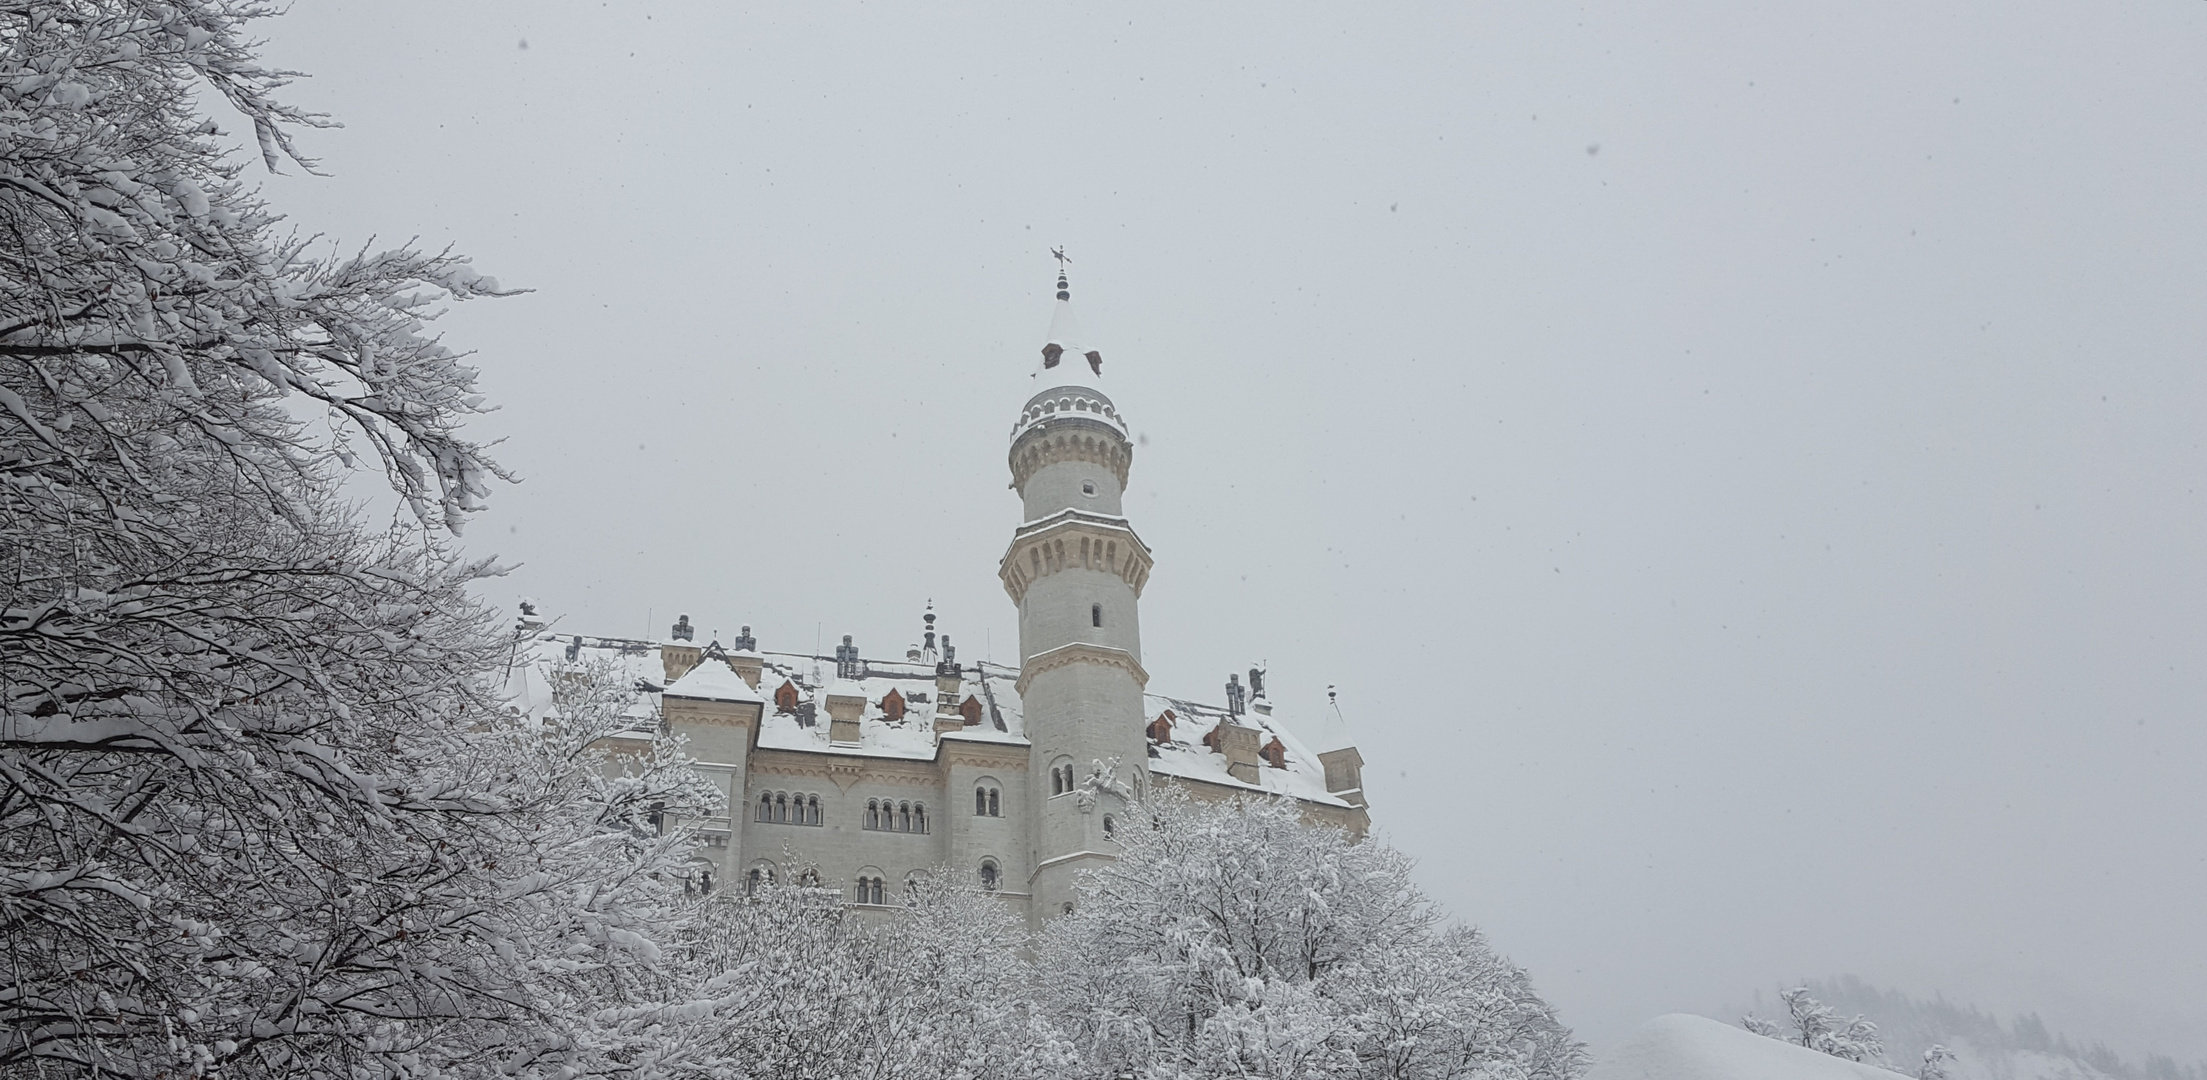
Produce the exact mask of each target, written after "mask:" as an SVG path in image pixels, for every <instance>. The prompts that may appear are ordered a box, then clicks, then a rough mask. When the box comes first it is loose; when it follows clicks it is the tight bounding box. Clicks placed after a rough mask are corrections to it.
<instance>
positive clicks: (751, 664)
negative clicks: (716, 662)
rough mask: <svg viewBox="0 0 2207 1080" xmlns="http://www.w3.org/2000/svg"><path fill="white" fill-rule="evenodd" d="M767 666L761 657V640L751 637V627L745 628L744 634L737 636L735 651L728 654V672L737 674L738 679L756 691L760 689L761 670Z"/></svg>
mask: <svg viewBox="0 0 2207 1080" xmlns="http://www.w3.org/2000/svg"><path fill="white" fill-rule="evenodd" d="M765 666H766V661H765V658H763V657H761V656H760V655H759V639H757V638H755V637H752V636H751V628H750V627H748V626H746V627H744V628H743V633H741V634H737V635H736V647H735V650H734V651H733V652H730V653H729V654H728V670H730V671H733V672H735V673H736V677H737V678H739V679H742V680H743V681H744V683H745V684H746V685H748V686H750V687H751V689H753V690H756V689H758V688H759V677H760V674H761V669H762V668H764V667H765Z"/></svg>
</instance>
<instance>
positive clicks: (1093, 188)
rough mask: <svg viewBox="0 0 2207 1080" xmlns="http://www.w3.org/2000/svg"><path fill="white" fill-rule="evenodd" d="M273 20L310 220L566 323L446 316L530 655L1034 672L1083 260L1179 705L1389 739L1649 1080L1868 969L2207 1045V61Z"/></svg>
mask: <svg viewBox="0 0 2207 1080" xmlns="http://www.w3.org/2000/svg"><path fill="white" fill-rule="evenodd" d="M1352 8H1353V10H1352ZM267 33H268V34H269V35H270V44H269V47H268V50H267V52H268V55H269V57H270V59H271V60H272V61H273V62H276V63H279V64H282V65H286V66H291V67H297V68H300V69H303V70H305V71H308V72H311V73H312V74H313V75H314V76H315V77H314V78H313V79H311V80H309V81H306V82H303V83H301V84H300V85H298V86H297V87H295V94H294V96H295V99H296V100H299V101H301V102H303V103H306V104H309V105H311V106H314V107H317V108H322V109H326V110H328V111H330V112H332V113H334V114H336V115H337V116H338V118H339V119H341V120H342V121H343V122H344V123H345V124H346V125H347V127H346V129H345V130H342V131H331V132H324V133H317V134H313V135H311V136H310V137H309V138H307V140H306V145H307V147H308V149H309V151H310V152H312V153H317V154H320V155H322V157H323V158H324V162H325V168H326V169H327V170H328V171H329V172H330V173H331V174H332V175H331V176H330V177H328V178H307V177H286V178H279V179H273V180H269V181H268V182H267V186H268V190H269V193H270V196H271V197H272V198H273V199H274V200H275V201H276V202H277V204H278V205H279V207H281V208H283V209H286V210H288V211H290V212H291V213H292V215H293V217H294V220H295V221H296V222H297V223H298V224H299V225H300V227H302V228H303V229H308V230H311V231H317V232H323V233H327V234H329V235H331V236H332V237H336V238H340V239H342V240H344V241H346V242H347V243H358V242H360V241H362V240H364V239H366V238H367V237H368V236H369V234H371V233H377V234H380V235H381V236H383V237H384V238H386V239H390V240H397V239H403V238H405V237H406V236H408V235H415V234H418V235H420V236H421V237H423V238H424V240H425V241H426V242H428V243H431V244H444V243H447V242H450V243H452V244H454V245H456V246H457V247H459V248H460V249H462V250H464V251H467V252H470V253H472V254H474V255H475V256H476V257H477V265H478V266H479V267H480V268H482V269H483V270H485V271H486V272H489V273H493V274H496V275H498V276H499V277H500V278H501V279H502V280H504V281H505V282H507V283H509V284H512V285H518V286H526V287H529V288H533V289H535V290H536V291H535V292H534V293H532V294H531V295H528V296H525V297H521V298H516V299H510V300H505V301H500V302H495V303H486V304H480V305H472V306H471V307H470V308H468V309H466V310H463V311H461V312H458V313H456V314H455V316H454V317H453V318H452V319H450V320H449V322H448V325H447V329H448V332H449V334H450V335H451V337H452V339H453V340H454V341H455V343H458V344H462V345H465V346H469V347H473V348H477V349H479V350H480V352H481V365H482V369H483V372H484V380H483V381H484V384H485V389H486V391H487V392H488V393H489V394H490V395H492V397H493V398H494V399H495V400H496V401H497V402H499V403H500V404H501V405H502V406H503V411H502V412H501V413H499V414H497V415H495V416H492V417H489V418H487V419H486V420H485V421H484V422H483V423H482V424H481V431H482V432H483V434H485V435H486V436H488V435H496V436H503V437H504V438H505V439H506V442H505V444H504V446H503V447H502V451H501V456H502V460H503V461H504V462H505V463H506V464H508V465H509V466H511V467H512V468H514V469H515V470H516V471H517V472H518V473H519V474H521V475H522V476H523V477H524V478H525V482H524V483H522V484H520V485H519V486H517V487H513V488H510V489H507V490H503V491H501V492H499V493H498V494H497V496H496V497H495V500H494V502H493V508H492V509H491V510H490V511H489V512H488V513H487V514H485V515H484V516H483V517H482V518H481V519H480V520H479V522H478V523H477V525H476V527H475V528H474V530H473V531H472V532H471V533H470V544H471V546H472V547H473V548H474V549H475V550H476V551H478V552H479V553H484V554H489V553H496V554H498V555H501V556H503V557H505V558H506V559H508V560H510V561H513V562H516V563H519V564H520V565H521V569H519V570H518V571H516V572H515V573H514V574H513V576H512V577H511V578H510V579H508V580H507V581H506V582H504V583H501V589H502V590H503V591H499V590H494V592H497V595H496V596H495V599H496V600H497V601H498V602H499V603H500V604H501V605H504V604H508V603H510V602H511V601H512V600H513V599H514V598H516V597H518V596H522V595H529V596H533V597H536V598H537V599H538V600H539V601H540V602H541V603H543V604H544V605H545V607H546V608H547V609H548V610H550V611H553V612H557V613H561V614H563V615H564V616H565V620H566V621H565V623H564V624H563V625H564V626H565V627H566V628H569V629H574V630H581V631H587V632H603V633H616V634H641V633H644V632H645V631H646V630H647V629H649V630H657V629H659V628H661V627H662V626H663V624H665V623H667V622H669V621H671V617H672V615H673V614H674V613H675V612H676V611H678V610H681V611H687V612H689V613H691V614H692V615H693V617H694V618H696V619H697V621H698V622H699V623H700V624H701V625H703V626H704V627H706V628H708V629H715V628H717V629H720V630H722V631H723V632H728V631H732V630H733V628H734V627H735V626H736V625H737V624H739V623H749V624H751V625H752V626H754V627H755V628H756V631H757V633H758V635H759V637H760V639H761V642H762V644H763V645H765V646H767V647H769V648H774V647H780V648H792V649H806V648H809V647H811V645H812V644H813V640H814V635H815V633H816V631H817V632H819V633H822V634H825V635H827V636H828V640H833V639H834V635H837V634H842V633H850V634H854V635H856V636H857V639H858V642H859V644H860V645H861V647H862V648H864V649H865V650H867V651H869V652H872V653H875V654H877V655H878V654H883V653H894V652H896V651H898V650H900V649H901V648H902V647H903V645H904V644H905V643H906V642H908V641H909V640H911V639H912V638H913V637H914V636H915V633H914V632H915V628H916V626H917V619H918V615H919V611H920V607H921V605H922V603H923V602H925V601H926V600H927V599H928V598H929V597H932V598H934V600H935V601H936V604H937V607H938V609H939V610H940V611H941V612H942V614H943V620H944V624H945V625H946V627H948V629H949V630H950V632H951V633H952V634H953V636H954V637H956V638H957V639H958V641H959V643H960V645H961V647H962V650H963V655H966V656H969V657H970V656H975V655H979V654H980V653H981V652H983V651H984V650H989V651H993V654H994V657H995V659H997V660H999V661H1016V659H1017V657H1016V655H1015V653H1016V640H1015V626H1016V623H1015V620H1014V613H1013V610H1012V607H1011V604H1010V602H1009V601H1008V600H1007V599H1006V598H1005V597H1004V595H1003V593H1002V591H1001V590H1000V589H999V588H998V586H997V584H996V581H995V577H994V568H995V560H996V558H997V556H998V555H999V554H1000V553H1001V551H1002V549H1003V545H1004V544H1005V542H1006V541H1007V539H1008V536H1009V532H1010V530H1011V528H1012V526H1013V525H1014V524H1015V523H1016V521H1017V519H1018V517H1019V511H1018V506H1017V503H1016V500H1015V499H1014V497H1013V495H1012V494H1011V493H1010V492H1009V491H1007V490H1006V488H1005V484H1006V481H1007V479H1008V476H1007V473H1006V469H1005V465H1004V452H1005V449H1006V441H1005V440H1006V437H1007V435H1008V433H1009V429H1010V424H1011V420H1012V416H1013V414H1014V411H1015V410H1016V408H1017V406H1018V404H1019V403H1020V401H1021V400H1022V399H1023V396H1024V394H1025V393H1026V391H1027V376H1026V373H1027V371H1028V369H1029V368H1030V366H1031V365H1032V363H1033V357H1034V355H1035V351H1036V349H1037V348H1039V346H1040V345H1041V344H1042V335H1043V332H1044V330H1045V327H1046V326H1047V321H1048V317H1049V298H1048V285H1049V279H1048V274H1049V272H1050V263H1049V260H1048V258H1047V255H1046V252H1047V249H1048V247H1049V246H1050V245H1054V244H1064V245H1066V246H1067V247H1068V248H1069V250H1070V252H1071V254H1072V255H1073V257H1074V259H1075V260H1076V262H1075V264H1074V266H1073V271H1074V288H1075V298H1076V302H1077V303H1078V305H1079V306H1080V308H1081V312H1082V318H1083V321H1084V323H1085V324H1086V327H1087V329H1088V331H1089V335H1090V337H1091V338H1092V339H1094V340H1095V341H1096V343H1097V344H1100V345H1101V346H1102V347H1103V349H1104V352H1105V355H1106V356H1107V358H1108V367H1107V374H1108V375H1109V377H1110V378H1111V379H1112V380H1113V381H1112V386H1111V393H1112V394H1113V396H1114V398H1115V399H1116V400H1117V401H1118V402H1119V403H1120V404H1121V405H1122V406H1123V407H1124V409H1125V411H1126V412H1127V414H1128V415H1129V416H1130V417H1132V419H1133V421H1134V424H1135V427H1136V429H1137V430H1138V431H1140V432H1141V433H1142V434H1143V435H1144V437H1145V438H1146V439H1147V442H1146V443H1145V444H1144V445H1143V446H1142V448H1141V449H1140V450H1139V451H1138V454H1137V459H1136V462H1135V468H1134V474H1133V488H1132V491H1131V492H1130V495H1129V498H1128V501H1127V507H1128V513H1129V514H1130V515H1131V516H1132V517H1133V519H1134V522H1135V526H1136V528H1137V529H1139V530H1140V531H1141V533H1142V535H1143V536H1144V538H1145V539H1147V540H1148V541H1149V543H1150V544H1151V545H1152V546H1153V547H1154V548H1155V549H1156V552H1157V570H1156V573H1155V576H1154V578H1153V580H1152V582H1151V585H1150V587H1149V590H1148V592H1147V594H1146V595H1145V597H1144V613H1143V614H1144V619H1143V629H1144V636H1145V638H1146V649H1145V656H1144V661H1145V663H1146V664H1147V665H1148V667H1149V669H1150V670H1151V672H1152V673H1153V675H1154V680H1153V683H1152V685H1153V687H1154V688H1157V689H1162V690H1165V691H1167V692H1175V693H1180V694H1183V695H1209V696H1216V687H1217V686H1218V684H1219V683H1221V682H1222V681H1223V680H1224V677H1225V675H1226V673H1227V672H1228V671H1232V670H1237V669H1241V668H1246V667H1247V666H1248V665H1249V664H1250V663H1251V662H1253V661H1255V660H1257V659H1260V658H1263V659H1268V660H1269V661H1270V663H1271V666H1272V671H1273V682H1274V687H1275V691H1276V693H1277V694H1278V696H1279V698H1280V699H1281V700H1282V702H1283V708H1286V709H1298V708H1300V709H1309V708H1313V707H1315V706H1316V704H1317V703H1318V702H1319V701H1321V700H1322V699H1323V695H1324V687H1325V686H1326V684H1328V683H1338V684H1339V685H1340V687H1341V694H1342V701H1343V706H1344V709H1345V711H1346V713H1347V715H1348V717H1349V719H1350V722H1351V724H1352V725H1353V728H1354V731H1355V733H1356V736H1357V738H1358V741H1359V743H1360V744H1361V746H1362V748H1363V752H1364V755H1365V758H1366V760H1367V761H1368V762H1369V769H1368V774H1367V775H1368V776H1369V778H1370V787H1371V789H1372V798H1373V800H1374V803H1375V815H1374V816H1375V819H1376V820H1377V821H1378V822H1379V824H1380V826H1381V828H1382V829H1383V830H1384V832H1385V834H1386V835H1387V836H1388V837H1389V839H1391V840H1392V841H1394V842H1395V843H1397V844H1400V845H1402V846H1403V847H1405V848H1407V849H1408V850H1410V851H1411V852H1413V853H1414V854H1415V855H1417V857H1418V858H1419V859H1421V860H1422V864H1423V871H1422V873H1423V876H1424V880H1425V881H1426V883H1427V884H1428V885H1429V886H1430V887H1431V889H1432V890H1433V892H1434V893H1435V894H1436V895H1437V896H1439V897H1440V898H1442V899H1443V900H1444V901H1445V902H1446V903H1447V904H1448V905H1449V907H1450V908H1451V909H1452V910H1453V911H1454V912H1456V913H1458V914H1460V915H1462V916H1463V917H1465V918H1468V919H1471V920H1474V921H1476V922H1478V923H1479V924H1481V925H1482V926H1484V927H1486V928H1487V929H1488V931H1489V932H1490V933H1491V935H1492V936H1493V938H1494V939H1495V941H1496V942H1497V943H1498V944H1499V945H1500V946H1501V947H1502V948H1503V949H1504V950H1505V951H1507V952H1509V953H1510V954H1512V955H1513V956H1514V957H1515V958H1516V959H1518V960H1519V961H1520V962H1523V963H1525V964H1527V965H1529V966H1530V967H1531V968H1532V969H1533V972H1534V975H1535V977H1536V978H1537V980H1538V981H1539V984H1540V985H1541V986H1542V987H1543V988H1544V989H1545V990H1546V991H1547V992H1548V993H1549V994H1550V995H1551V996H1552V997H1553V998H1554V999H1555V1000H1556V1001H1557V1002H1558V1003H1559V1004H1560V1005H1561V1007H1562V1008H1563V1010H1564V1012H1565V1015H1566V1019H1568V1020H1570V1021H1571V1022H1573V1023H1575V1024H1577V1025H1579V1027H1580V1029H1581V1031H1582V1032H1583V1033H1584V1034H1585V1035H1587V1036H1588V1037H1590V1038H1592V1039H1594V1040H1595V1041H1596V1042H1597V1044H1601V1043H1605V1042H1613V1041H1614V1040H1616V1039H1617V1038H1618V1037H1619V1036H1621V1035H1622V1034H1623V1033H1624V1032H1626V1031H1629V1030H1630V1029H1631V1027H1633V1026H1634V1025H1636V1024H1637V1023H1639V1022H1640V1021H1641V1020H1643V1019H1645V1018H1647V1017H1649V1016H1651V1015H1654V1014H1656V1013H1660V1012H1665V1011H1670V1010H1677V1009H1687V1010H1715V1009H1717V1008H1718V1007H1719V1006H1721V1005H1722V1004H1724V1003H1726V1002H1733V1001H1740V1000H1744V999H1745V998H1746V997H1747V996H1748V995H1749V994H1751V993H1752V992H1753V990H1754V989H1755V988H1757V987H1763V988H1769V987H1772V986H1774V985H1775V984H1776V983H1777V982H1778V981H1779V980H1782V979H1788V978H1793V977H1798V976H1803V975H1810V976H1813V975H1821V974H1825V973H1832V972H1841V971H1848V972H1855V973H1859V974H1861V975H1863V976H1864V977H1866V978H1869V979H1871V980H1873V981H1878V982H1883V983H1888V984H1891V985H1895V986H1898V987H1900V988H1903V989H1908V990H1912V991H1915V992H1919V993H1928V992H1930V991H1933V990H1943V991H1945V992H1946V993H1947V994H1949V995H1950V996H1956V997H1960V998H1964V999H1968V1000H1974V1001H1976V1002H1979V1003H1981V1004H1983V1005H1985V1006H1987V1007H1990V1008H1993V1009H1995V1010H1998V1011H2001V1012H2009V1011H2012V1010H2015V1009H2020V1008H2035V1009H2038V1010H2040V1011H2041V1012H2042V1013H2043V1014H2044V1015H2045V1016H2046V1018H2047V1020H2048V1021H2049V1022H2050V1023H2052V1024H2054V1025H2055V1026H2056V1027H2057V1028H2066V1029H2068V1030H2070V1031H2071V1032H2073V1033H2077V1034H2082V1035H2085V1036H2087V1037H2101V1038H2106V1039H2109V1040H2111V1041H2116V1042H2118V1043H2119V1044H2120V1045H2121V1047H2122V1048H2123V1049H2124V1050H2125V1051H2126V1052H2129V1053H2133V1054H2139V1053H2144V1052H2147V1051H2163V1052H2168V1053H2174V1054H2179V1055H2183V1056H2188V1057H2207V1034H2203V1032H2207V1022H2203V1021H2202V1018H2201V1016H2200V1014H2199V1012H2198V1008H2199V1000H2200V998H2199V993H2200V990H2201V989H2202V986H2201V984H2202V981H2203V980H2202V975H2203V973H2207V932H2203V930H2202V927H2201V922H2200V915H2199V912H2200V909H2201V902H2202V897H2203V896H2207V836H2203V831H2207V827H2203V823H2207V795H2203V793H2202V791H2203V788H2207V785H2203V784H2201V782H2200V780H2201V763H2202V762H2203V761H2207V725H2203V724H2202V719H2203V716H2202V712H2203V709H2202V706H2203V704H2207V667H2203V666H2202V655H2203V651H2202V650H2203V646H2207V632H2203V627H2202V615H2203V613H2207V603H2203V601H2207V575H2203V573H2202V569H2201V553H2202V551H2203V550H2207V548H2203V543H2202V542H2203V540H2207V536H2203V532H2207V490H2203V488H2202V485H2203V483H2207V474H2203V472H2202V468H2201V466H2202V464H2203V462H2202V453H2201V445H2200V439H2201V434H2200V433H2201V431H2202V426H2203V425H2202V421H2203V419H2207V417H2203V415H2202V413H2203V408H2207V378H2203V376H2202V365H2201V361H2202V345H2203V336H2207V335H2203V330H2207V303H2203V302H2202V285H2203V284H2207V281H2203V278H2207V199H2203V198H2202V195H2201V190H2202V188H2201V184H2202V177H2203V175H2207V130H2203V127H2207V119H2203V118H2207V64H2202V62H2201V57H2203V56H2207V5H2203V4H2201V3H2199V2H2197V0H2182V2H2178V0H2160V2H2146V3H2138V4H2125V5H2114V4H2091V5H2086V4H2054V3H2035V2H2034V3H2014V2H2007V3H1989V2H1976V3H1953V4H1941V5H1927V4H1921V3H1847V4H1839V3H1811V4H1745V3H1740V4H1662V5H1651V4H1639V3H1612V4H1584V5H1568V4H1543V3H1519V4H1514V5H1502V4H1492V3H1465V4H1445V5H1427V6H1415V5H1407V4H1390V5H1353V6H1352V5H1316V6H1294V5H1288V4H1278V3H1275V4H1264V5H1255V4H1250V5H1239V6H1229V5H1223V4H1221V5H1201V6H1197V5H1187V4H1113V5H1082V6H1074V5H1066V4H1057V3H1028V4H1003V5H980V4H959V5H938V6H918V5H904V4H849V3H807V4H801V5H800V4H795V3H791V4H786V5H781V6H768V7H756V6H748V5H741V4H662V3H639V2H636V0H608V2H607V3H602V4H601V3H598V2H597V0H589V2H587V3H566V2H556V0H533V2H529V3H522V2H517V0H470V2H467V3H449V2H446V3H432V2H426V0H377V2H375V3H358V2H329V0H305V2H302V3H300V4H298V5H297V7H296V9H295V10H294V12H293V14H291V15H290V16H288V17H285V18H283V19H281V20H277V21H276V22H274V23H272V24H268V28H267ZM524 43H525V45H524ZM999 637H1000V638H1004V639H1005V640H1003V641H995V640H994V639H995V638H999Z"/></svg>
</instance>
